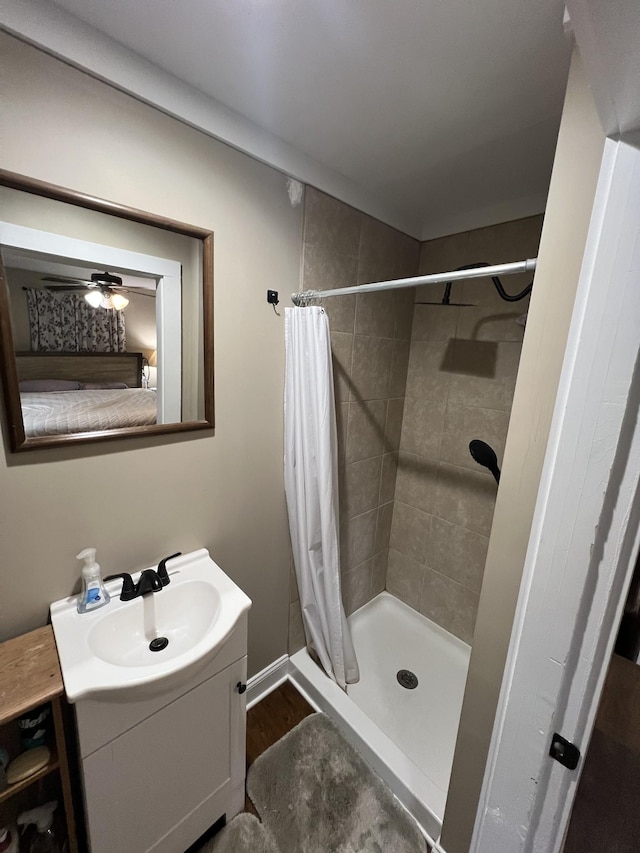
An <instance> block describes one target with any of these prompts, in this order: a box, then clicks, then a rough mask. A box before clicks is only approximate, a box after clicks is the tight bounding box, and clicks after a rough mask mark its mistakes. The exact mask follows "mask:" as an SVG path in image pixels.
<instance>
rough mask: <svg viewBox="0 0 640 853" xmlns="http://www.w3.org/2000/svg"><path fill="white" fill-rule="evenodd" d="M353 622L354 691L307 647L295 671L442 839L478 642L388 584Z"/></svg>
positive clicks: (298, 681) (296, 658)
mask: <svg viewBox="0 0 640 853" xmlns="http://www.w3.org/2000/svg"><path fill="white" fill-rule="evenodd" d="M349 625H350V626H351V631H352V635H353V642H354V645H355V648H356V654H357V656H358V663H359V665H360V681H359V682H358V683H357V684H350V685H348V688H347V690H348V693H346V694H345V693H344V692H343V691H342V690H341V689H340V688H339V687H338V686H337V685H336V684H335V683H334V682H333V681H331V679H329V678H328V677H327V676H326V675H325V674H324V672H323V671H322V670H321V669H320V667H318V666H317V665H316V664H315V663H314V661H313V660H312V659H311V658H310V657H309V655H308V654H307V651H306V649H302V650H300V651H299V652H296V653H295V654H294V655H292V656H291V658H290V669H289V677H290V678H291V680H292V681H293V683H294V684H295V685H296V686H297V687H298V688H299V689H300V690H301V691H302V692H303V693H306V694H307V696H308V697H309V699H310V700H311V701H312V703H313V704H315V705H316V706H317V707H318V708H319V709H320V710H321V711H324V712H325V713H326V714H327V715H328V716H330V717H331V718H332V719H333V720H334V721H335V722H336V723H337V725H338V726H339V727H340V729H341V730H342V732H343V733H344V735H345V736H346V737H347V739H348V740H349V741H350V742H351V743H352V744H353V745H354V746H355V747H356V748H357V749H358V750H359V751H360V753H361V754H362V755H363V756H364V757H365V759H366V760H367V761H368V762H369V764H370V765H371V766H372V767H373V769H374V770H375V771H376V772H377V773H378V775H379V776H380V777H381V778H382V779H384V781H385V782H386V783H387V784H388V785H389V787H390V788H391V790H392V791H393V792H394V794H395V795H396V796H397V798H398V799H399V800H400V802H401V803H402V804H403V805H404V806H405V808H406V809H407V810H408V811H409V812H411V814H412V815H413V816H414V817H415V819H416V820H417V821H418V823H419V824H420V826H421V827H422V829H423V831H424V832H425V834H426V835H427V836H428V838H430V839H431V840H434V841H435V840H437V838H438V836H439V835H440V829H441V827H442V818H443V815H444V806H445V802H446V798H447V789H448V787H449V777H450V775H451V766H452V763H453V752H454V748H455V742H456V736H457V732H458V724H459V720H460V711H461V709H462V698H463V694H464V686H465V681H466V678H467V670H468V667H469V656H470V653H471V649H470V647H469V646H468V645H467V644H466V643H463V642H462V641H461V640H459V639H458V638H457V637H454V636H453V635H452V634H449V633H448V632H447V631H445V630H444V629H442V628H440V627H439V626H438V625H436V624H435V623H433V622H431V621H430V620H429V619H426V618H425V617H424V616H421V615H420V614H419V613H417V612H416V611H415V610H413V609H412V608H411V607H408V606H407V605H406V604H404V603H403V602H401V601H399V600H398V599H397V598H395V597H394V596H392V595H390V594H389V593H387V592H383V593H381V594H380V595H378V596H376V598H374V599H373V600H372V601H370V602H369V603H368V604H366V605H365V606H364V607H361V608H360V610H358V611H356V612H355V613H354V614H353V615H352V616H350V617H349ZM402 671H406V672H404V673H402ZM399 673H401V674H400V676H399V675H398V674H399ZM414 676H415V678H414ZM415 679H417V685H416V684H415Z"/></svg>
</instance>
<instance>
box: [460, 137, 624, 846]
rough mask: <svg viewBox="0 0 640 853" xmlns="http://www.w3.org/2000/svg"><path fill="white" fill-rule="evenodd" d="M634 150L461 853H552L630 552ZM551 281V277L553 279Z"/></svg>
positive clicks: (612, 147) (612, 165) (601, 254)
mask: <svg viewBox="0 0 640 853" xmlns="http://www.w3.org/2000/svg"><path fill="white" fill-rule="evenodd" d="M639 235H640V150H638V149H637V148H635V147H632V146H630V145H629V144H627V143H625V142H620V141H614V140H611V139H608V140H607V141H606V143H605V148H604V154H603V160H602V166H601V170H600V176H599V181H598V188H597V191H596V196H595V200H594V207H593V211H592V217H591V225H590V228H589V235H588V238H587V243H586V249H585V254H584V258H583V263H582V269H581V273H580V279H579V283H578V290H577V293H576V301H575V306H574V311H573V316H572V321H571V327H570V331H569V337H568V341H567V348H566V352H565V358H564V363H563V368H562V373H561V378H560V385H559V389H558V396H557V399H556V405H555V409H554V416H553V422H552V426H551V431H550V435H549V442H548V446H547V452H546V456H545V462H544V467H543V473H542V478H541V482H540V489H539V492H538V498H537V502H536V510H535V514H534V519H533V524H532V528H531V535H530V539H529V546H528V549H527V556H526V561H525V567H524V573H523V580H522V585H521V589H520V596H519V600H518V607H517V610H516V617H515V621H514V627H513V632H512V637H511V644H510V648H509V655H508V659H507V665H506V668H505V675H504V679H503V683H502V689H501V694H500V700H499V704H498V711H497V715H496V721H495V724H494V731H493V736H492V741H491V746H490V751H489V757H488V761H487V766H486V769H485V777H484V782H483V788H482V793H481V797H480V802H479V807H478V812H477V815H476V823H475V827H474V834H473V840H472V845H471V853H493V851H495V850H509V851H520V850H521V851H534V850H535V851H536V853H539V851H540V853H542V851H544V853H556V851H559V850H561V847H562V844H563V840H564V835H565V832H566V828H567V826H568V821H569V817H570V814H571V808H572V805H573V800H574V797H575V793H576V789H577V784H578V780H579V777H580V772H581V769H582V763H583V762H582V760H581V762H580V764H579V765H578V768H577V769H576V770H574V771H572V770H568V769H566V768H565V767H563V766H562V765H561V764H560V763H558V762H557V761H555V760H554V759H553V758H551V757H550V756H549V748H550V745H551V738H552V734H553V733H554V732H559V733H560V734H562V735H563V736H564V737H565V738H567V739H568V740H569V741H571V742H572V743H575V744H576V746H578V747H579V749H580V751H581V753H582V756H584V754H585V752H586V749H587V746H588V742H589V738H590V735H591V732H592V730H593V725H594V721H595V715H596V711H597V707H598V702H599V699H600V695H601V692H602V686H603V683H604V679H605V676H606V672H607V668H608V663H609V659H610V656H611V653H612V650H613V645H614V642H615V636H616V632H617V628H618V625H619V622H620V618H621V615H622V609H623V607H624V601H625V597H626V591H627V590H628V587H629V583H630V580H631V575H632V573H633V568H634V563H635V558H636V555H637V553H638V548H639V545H640V426H639V425H638V415H639V411H640V361H639V343H640V236H639ZM558 276H559V281H561V276H562V271H561V270H559V271H558Z"/></svg>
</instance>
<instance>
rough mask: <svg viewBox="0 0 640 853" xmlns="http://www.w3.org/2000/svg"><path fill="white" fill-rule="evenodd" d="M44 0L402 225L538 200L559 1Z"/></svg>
mask: <svg viewBox="0 0 640 853" xmlns="http://www.w3.org/2000/svg"><path fill="white" fill-rule="evenodd" d="M49 5H51V4H49ZM55 5H56V6H58V7H60V8H62V9H64V10H66V11H67V12H69V13H72V14H73V15H74V16H76V17H77V18H80V19H81V20H82V21H84V22H86V23H87V24H89V25H90V26H92V27H94V28H96V29H97V30H99V31H101V32H102V33H105V34H107V35H108V36H110V37H111V38H112V39H114V40H116V41H117V42H119V43H120V44H121V45H124V46H125V47H127V48H129V49H130V50H132V51H134V52H135V53H136V54H138V55H139V56H141V57H144V58H145V59H147V60H149V61H151V62H153V63H155V64H156V65H158V66H160V67H161V68H162V69H164V70H165V71H168V72H170V73H171V74H172V75H174V76H175V77H177V78H179V79H180V80H182V81H184V82H186V83H188V84H189V85H191V86H193V87H196V88H197V89H198V90H200V92H202V93H205V94H206V95H208V96H210V97H211V98H213V99H215V100H216V101H218V102H221V103H222V104H224V105H225V106H226V107H229V108H231V109H232V110H234V111H236V112H237V113H240V114H241V115H242V116H244V117H246V118H247V119H249V120H250V121H251V122H253V123H254V124H255V125H258V126H259V127H261V128H263V129H265V130H266V131H268V132H269V134H272V135H274V136H276V137H279V139H281V140H284V141H285V142H287V143H289V144H290V145H291V146H293V147H294V148H295V149H298V150H299V151H301V152H303V153H304V154H305V155H307V157H308V158H311V159H312V160H314V161H316V163H317V164H320V166H321V167H322V169H325V170H326V171H327V173H329V172H331V173H333V175H334V176H335V174H336V173H338V175H340V176H344V177H345V178H347V179H349V181H350V183H351V184H355V185H358V186H360V187H362V188H363V190H365V191H366V192H367V193H368V194H369V195H370V196H373V197H375V198H377V199H378V200H379V201H380V204H381V208H382V209H387V210H389V212H390V215H389V217H388V219H389V220H393V219H394V218H395V220H396V221H399V219H402V221H404V222H410V223H411V226H410V229H409V230H411V231H412V232H413V233H414V234H416V235H417V236H423V237H429V236H435V235H437V234H442V233H451V232H452V231H455V230H462V229H463V228H465V227H474V226H475V227H477V226H479V225H483V224H490V223H491V222H495V221H500V220H504V219H509V218H513V217H515V216H523V215H528V214H532V213H539V212H541V211H542V209H543V207H544V199H545V197H546V191H547V187H548V182H549V178H550V174H551V165H552V159H553V152H554V148H555V140H556V135H557V130H558V124H559V118H560V113H561V109H562V100H563V95H564V88H565V83H566V77H567V72H568V62H569V54H570V45H569V43H568V42H567V40H566V38H565V36H564V33H563V27H562V16H563V8H564V6H563V2H562V0H473V2H470V0H422V2H419V1H418V0H395V2H391V0H350V2H347V0H306V2H301V0H232V2H230V0H181V2H176V0H56V4H55ZM295 177H299V178H301V179H304V178H305V176H304V175H301V174H299V175H295ZM315 182H316V183H317V184H320V183H322V180H321V179H317V178H316V181H315ZM329 183H330V182H329ZM329 183H328V184H327V187H323V186H321V187H320V188H321V189H325V188H330V187H329ZM334 184H335V181H334Z"/></svg>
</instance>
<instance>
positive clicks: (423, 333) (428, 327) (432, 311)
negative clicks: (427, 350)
mask: <svg viewBox="0 0 640 853" xmlns="http://www.w3.org/2000/svg"><path fill="white" fill-rule="evenodd" d="M431 301H433V298H432V300H431ZM459 311H460V309H459V308H455V307H453V306H449V307H445V306H442V305H421V304H420V303H419V302H416V304H415V307H414V309H413V329H412V330H411V340H412V341H448V340H449V339H450V338H455V336H456V328H457V325H458V312H459Z"/></svg>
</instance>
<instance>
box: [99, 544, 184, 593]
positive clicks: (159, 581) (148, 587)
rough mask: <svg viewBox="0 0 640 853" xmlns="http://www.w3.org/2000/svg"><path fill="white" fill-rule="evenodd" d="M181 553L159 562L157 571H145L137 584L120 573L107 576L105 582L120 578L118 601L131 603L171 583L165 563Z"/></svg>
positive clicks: (129, 576)
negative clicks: (120, 585)
mask: <svg viewBox="0 0 640 853" xmlns="http://www.w3.org/2000/svg"><path fill="white" fill-rule="evenodd" d="M181 553H182V551H178V552H177V553H176V554H171V555H170V556H169V557H165V558H164V560H160V562H159V563H158V570H157V571H154V569H145V570H144V571H143V572H142V574H141V575H140V580H139V581H138V583H134V582H133V578H132V577H131V575H130V574H129V573H128V572H121V573H120V574H117V575H108V576H107V577H106V578H105V581H113V580H116V578H122V592H121V593H120V601H131V600H132V599H134V598H138V597H139V596H141V595H147V594H148V593H150V592H160V590H161V589H162V588H163V587H165V586H167V584H169V583H171V581H170V580H169V573H168V572H167V562H168V561H169V560H173V558H174V557H179V556H180V554H181Z"/></svg>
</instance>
